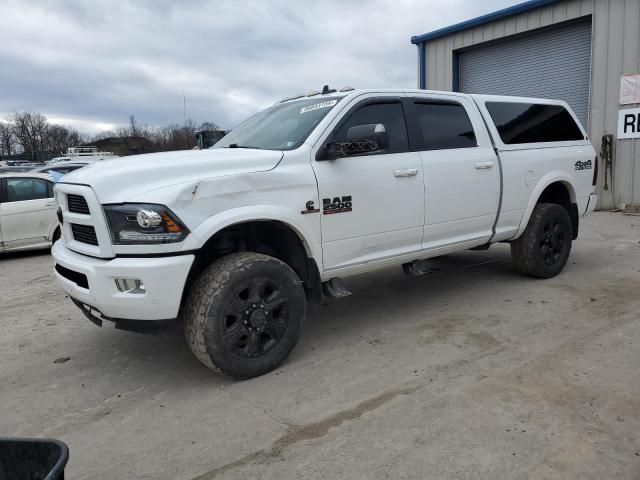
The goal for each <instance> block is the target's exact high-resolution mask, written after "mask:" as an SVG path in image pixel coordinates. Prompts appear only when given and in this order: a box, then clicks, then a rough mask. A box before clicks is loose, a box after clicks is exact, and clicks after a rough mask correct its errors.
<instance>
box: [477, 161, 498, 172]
mask: <svg viewBox="0 0 640 480" xmlns="http://www.w3.org/2000/svg"><path fill="white" fill-rule="evenodd" d="M493 165H494V163H493V162H478V163H475V164H474V167H476V169H478V170H483V169H486V168H493Z"/></svg>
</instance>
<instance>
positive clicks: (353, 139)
mask: <svg viewBox="0 0 640 480" xmlns="http://www.w3.org/2000/svg"><path fill="white" fill-rule="evenodd" d="M388 148H389V136H388V135H387V129H386V128H385V126H384V125H383V124H382V123H371V124H368V125H355V126H353V127H351V128H350V129H349V130H347V137H346V139H345V141H344V142H330V143H328V144H326V145H325V146H324V147H323V148H321V149H320V150H319V151H318V154H319V155H318V156H317V157H316V159H317V160H335V159H336V158H340V157H351V156H356V155H362V154H364V153H371V152H376V151H378V150H387V149H388Z"/></svg>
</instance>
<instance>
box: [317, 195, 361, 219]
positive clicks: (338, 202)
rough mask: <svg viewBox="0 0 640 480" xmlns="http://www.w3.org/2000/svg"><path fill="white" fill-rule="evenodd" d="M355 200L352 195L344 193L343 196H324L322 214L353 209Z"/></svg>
mask: <svg viewBox="0 0 640 480" xmlns="http://www.w3.org/2000/svg"><path fill="white" fill-rule="evenodd" d="M352 207H353V200H352V199H351V195H343V196H341V197H334V198H323V199H322V214H323V215H332V214H334V213H345V212H350V211H352V210H353V208H352Z"/></svg>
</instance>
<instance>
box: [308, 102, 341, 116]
mask: <svg viewBox="0 0 640 480" xmlns="http://www.w3.org/2000/svg"><path fill="white" fill-rule="evenodd" d="M336 103H338V101H337V100H327V101H326V102H320V103H314V104H313V105H307V106H306V107H302V108H301V109H300V113H307V112H311V111H313V110H318V109H320V108H328V107H333V106H334V105H335V104H336Z"/></svg>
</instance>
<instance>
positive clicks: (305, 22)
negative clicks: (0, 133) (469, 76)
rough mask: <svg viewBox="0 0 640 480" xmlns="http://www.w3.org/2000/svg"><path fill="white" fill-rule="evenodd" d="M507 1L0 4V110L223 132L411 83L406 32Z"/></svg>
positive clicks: (75, 121) (83, 123)
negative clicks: (323, 96) (267, 114)
mask: <svg viewBox="0 0 640 480" xmlns="http://www.w3.org/2000/svg"><path fill="white" fill-rule="evenodd" d="M516 3H519V2H518V0H423V1H418V0H388V1H382V0H372V1H369V2H365V1H355V0H353V1H350V0H342V1H334V0H324V1H321V2H308V1H304V0H298V1H294V0H291V1H268V2H265V1H230V0H229V1H224V0H216V1H213V0H212V1H207V0H197V1H196V0H181V1H178V0H137V1H132V0H131V1H126V0H120V1H113V0H87V1H79V0H38V1H34V0H0V117H3V116H4V115H6V114H7V113H8V112H12V111H16V110H36V111H40V112H42V113H44V114H45V115H46V116H47V117H48V118H49V119H50V120H52V121H55V122H58V123H63V124H66V125H69V126H72V127H75V128H77V129H79V130H81V131H83V132H86V133H94V132H97V131H101V130H105V129H112V128H114V127H115V126H118V125H123V124H126V123H127V118H128V116H129V115H130V114H133V115H135V117H136V119H137V120H138V121H139V122H141V123H146V124H150V125H161V124H169V123H182V114H183V112H182V91H183V90H184V91H185V93H186V106H187V117H189V118H192V119H193V120H195V121H196V122H198V123H199V122H202V121H205V120H208V121H213V122H215V123H217V124H219V125H220V126H222V127H225V128H230V127H233V126H234V125H236V124H237V123H238V122H240V121H241V120H242V119H244V118H246V117H247V116H249V115H251V114H253V113H255V112H256V111H257V110H260V109H261V108H263V107H265V106H267V105H270V104H272V103H273V102H274V101H276V100H279V99H280V98H282V97H285V96H289V95H292V94H296V93H306V92H308V91H310V90H316V89H319V88H321V87H322V85H323V84H325V83H328V84H330V85H331V86H335V87H342V86H346V85H349V86H354V87H361V88H367V87H410V88H413V87H415V86H416V84H417V80H416V78H417V66H416V62H417V53H416V47H415V46H413V45H411V43H410V37H411V36H412V35H417V34H421V33H425V32H428V31H431V30H434V29H436V28H439V27H443V26H447V25H450V24H452V23H457V22H459V21H462V20H466V19H468V18H472V17H475V16H478V15H482V14H484V13H488V12H491V11H494V10H497V9H500V8H504V7H506V6H509V5H513V4H516Z"/></svg>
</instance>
